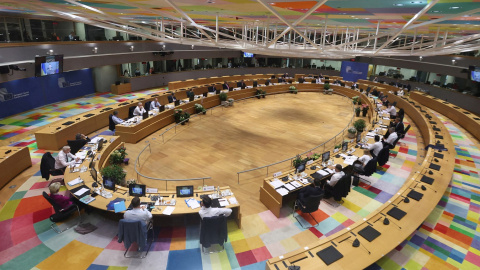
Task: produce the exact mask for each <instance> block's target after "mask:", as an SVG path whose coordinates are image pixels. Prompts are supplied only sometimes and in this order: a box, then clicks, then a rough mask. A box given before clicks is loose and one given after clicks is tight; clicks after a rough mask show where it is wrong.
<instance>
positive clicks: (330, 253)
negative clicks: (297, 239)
mask: <svg viewBox="0 0 480 270" xmlns="http://www.w3.org/2000/svg"><path fill="white" fill-rule="evenodd" d="M317 256H318V257H320V259H322V261H323V262H324V263H325V264H326V265H330V264H332V263H334V262H336V261H338V260H340V259H341V258H343V255H342V253H340V252H339V251H338V250H337V249H336V248H335V247H334V246H329V247H327V248H325V249H322V250H320V251H319V252H317Z"/></svg>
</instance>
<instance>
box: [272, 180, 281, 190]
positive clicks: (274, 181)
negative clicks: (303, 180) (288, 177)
mask: <svg viewBox="0 0 480 270" xmlns="http://www.w3.org/2000/svg"><path fill="white" fill-rule="evenodd" d="M270 185H272V186H273V188H275V189H277V188H279V187H281V186H283V182H282V181H280V180H278V179H276V180H273V181H272V182H270Z"/></svg>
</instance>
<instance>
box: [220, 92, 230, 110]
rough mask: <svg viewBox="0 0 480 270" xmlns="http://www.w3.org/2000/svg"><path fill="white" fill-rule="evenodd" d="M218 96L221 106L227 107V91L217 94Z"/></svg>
mask: <svg viewBox="0 0 480 270" xmlns="http://www.w3.org/2000/svg"><path fill="white" fill-rule="evenodd" d="M218 98H219V99H220V103H221V105H222V106H224V107H228V105H229V104H228V102H227V99H228V95H227V93H220V95H218Z"/></svg>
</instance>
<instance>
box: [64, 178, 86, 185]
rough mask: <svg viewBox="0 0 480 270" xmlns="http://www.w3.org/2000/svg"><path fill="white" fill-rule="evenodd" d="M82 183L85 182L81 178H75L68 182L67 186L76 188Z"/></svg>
mask: <svg viewBox="0 0 480 270" xmlns="http://www.w3.org/2000/svg"><path fill="white" fill-rule="evenodd" d="M82 182H83V180H82V179H81V178H80V177H78V178H75V179H73V180H72V181H70V182H68V183H67V184H68V185H69V186H75V185H77V184H80V183H82Z"/></svg>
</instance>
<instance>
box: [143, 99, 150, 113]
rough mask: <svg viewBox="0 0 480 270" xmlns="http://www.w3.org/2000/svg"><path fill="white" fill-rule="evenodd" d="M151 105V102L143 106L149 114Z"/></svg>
mask: <svg viewBox="0 0 480 270" xmlns="http://www.w3.org/2000/svg"><path fill="white" fill-rule="evenodd" d="M151 103H152V102H151V101H147V102H145V106H143V107H144V108H145V111H147V113H148V111H150V104H151Z"/></svg>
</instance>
